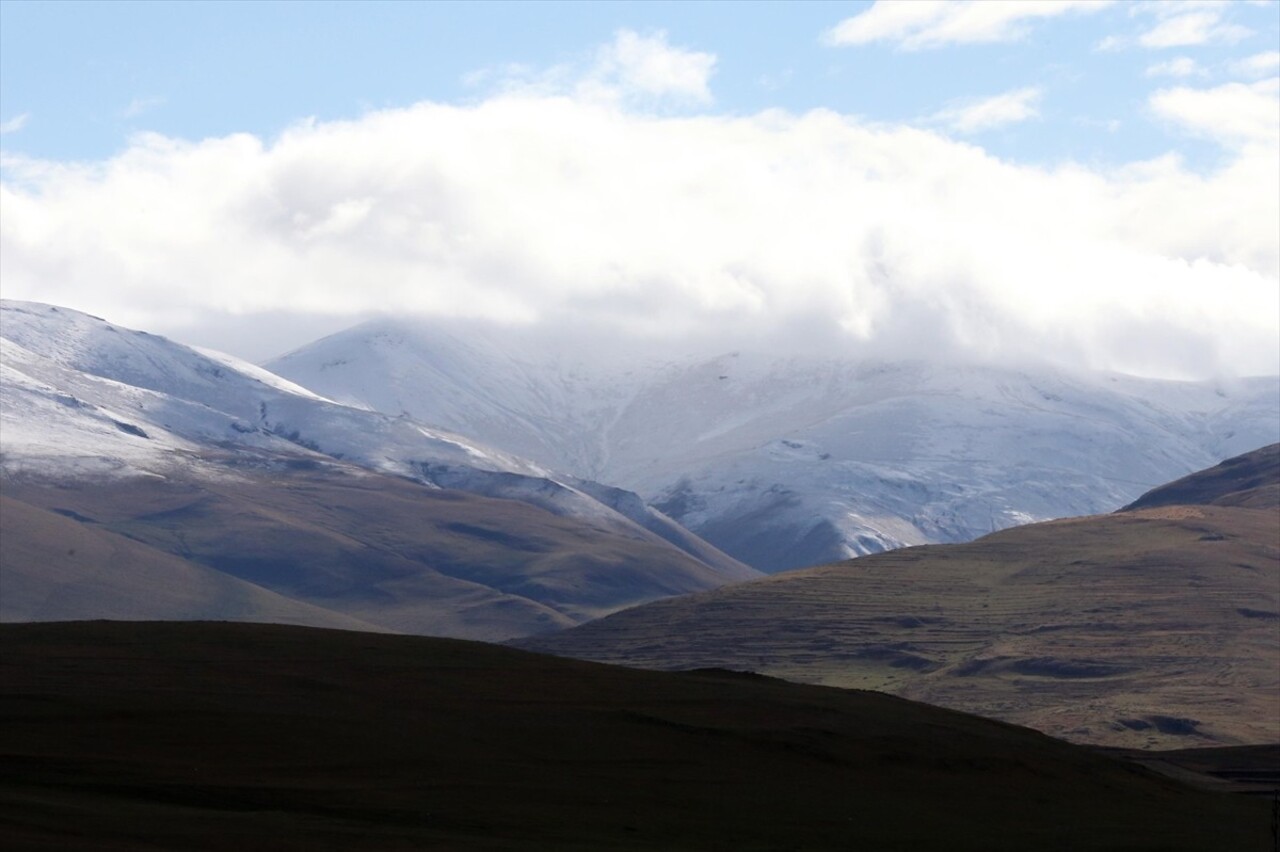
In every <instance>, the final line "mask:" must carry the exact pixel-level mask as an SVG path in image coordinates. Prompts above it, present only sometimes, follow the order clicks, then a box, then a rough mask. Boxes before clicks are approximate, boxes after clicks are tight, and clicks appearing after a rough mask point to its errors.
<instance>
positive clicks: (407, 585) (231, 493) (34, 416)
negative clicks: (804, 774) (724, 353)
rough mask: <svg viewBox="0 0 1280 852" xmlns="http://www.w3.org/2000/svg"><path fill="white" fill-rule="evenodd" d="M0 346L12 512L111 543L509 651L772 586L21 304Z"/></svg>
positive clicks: (710, 555)
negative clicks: (688, 597) (540, 636)
mask: <svg viewBox="0 0 1280 852" xmlns="http://www.w3.org/2000/svg"><path fill="white" fill-rule="evenodd" d="M0 347H2V348H0V370H2V371H3V375H2V376H0V483H2V484H3V486H4V490H5V494H6V495H8V496H11V497H15V498H18V499H22V500H24V501H26V502H27V503H29V504H30V505H32V506H35V507H38V508H45V509H61V510H66V511H71V512H75V513H78V514H79V515H82V516H85V517H89V518H94V519H100V518H101V517H102V516H103V514H104V507H107V508H108V509H109V511H106V514H107V515H111V516H112V518H113V520H112V521H111V522H110V523H111V524H112V525H113V526H111V528H110V529H111V531H114V532H118V533H124V534H127V535H129V536H131V537H133V538H135V539H137V540H139V541H141V542H143V543H146V544H149V545H151V546H152V547H153V548H155V549H159V550H162V551H164V552H167V553H170V554H173V555H176V556H179V557H181V558H183V559H187V560H191V561H195V562H197V563H200V564H202V565H204V566H206V567H211V568H214V569H217V570H220V571H223V572H224V573H228V572H229V573H231V574H233V575H234V576H236V577H238V578H240V579H242V580H245V581H247V582H250V583H253V584H255V585H260V586H263V587H264V588H268V589H271V590H272V591H275V592H277V593H280V594H286V595H289V596H292V597H297V598H298V599H299V600H302V601H305V602H308V603H311V604H315V605H319V606H323V607H325V608H327V609H333V610H335V612H339V613H342V614H344V615H346V616H349V617H354V618H357V619H367V620H370V621H371V623H376V624H378V625H381V626H383V627H389V628H392V629H402V630H415V631H423V632H431V633H444V634H446V635H459V636H468V637H476V638H479V637H484V638H507V637H510V636H515V635H522V634H524V633H528V632H534V631H537V630H546V629H551V628H554V627H562V626H566V625H569V624H574V623H578V622H580V621H582V620H584V619H587V618H591V617H595V616H598V615H601V614H604V613H606V612H609V611H612V610H614V609H618V608H621V607H624V606H629V605H634V604H636V603H640V602H643V601H647V600H652V599H654V598H656V597H660V596H662V595H664V594H677V593H683V592H687V591H693V590H698V589H705V588H710V587H713V586H715V585H719V584H721V583H724V582H728V581H731V580H737V579H744V578H748V577H753V576H757V575H756V572H754V571H752V570H751V569H749V568H747V567H746V566H744V565H742V564H740V563H738V562H736V561H734V560H733V559H731V558H729V557H727V556H725V555H724V554H723V553H720V552H719V551H717V550H715V549H714V548H712V547H710V546H709V545H707V544H706V543H705V542H703V541H700V540H699V539H697V537H695V536H693V535H691V534H690V533H688V532H687V531H685V530H682V529H680V528H679V527H678V525H677V524H675V523H674V522H673V521H671V520H670V519H669V518H666V517H665V516H663V515H662V514H661V513H659V512H657V511H655V510H653V509H652V508H651V507H649V506H647V505H645V504H644V503H643V501H641V500H640V499H639V498H637V497H635V496H634V495H630V494H628V493H626V492H619V491H615V490H611V489H605V488H604V487H602V486H598V485H596V484H595V483H589V482H581V481H579V480H576V479H573V478H571V477H558V476H556V475H554V474H552V473H550V472H549V471H547V470H546V469H544V468H542V467H540V466H538V465H536V464H533V463H531V462H527V461H525V460H523V459H520V458H518V457H516V456H512V455H510V454H507V453H503V452H501V451H497V450H492V449H488V448H485V447H483V446H481V445H479V444H476V443H474V442H471V441H469V440H467V439H464V438H462V437H460V436H457V435H452V434H449V433H445V432H441V431H439V430H432V429H428V428H426V427H424V426H422V425H421V424H418V423H416V422H414V421H412V420H410V419H408V418H404V417H389V416H386V415H383V414H379V413H377V412H372V411H366V410H362V409H358V408H352V407H350V406H344V405H339V404H337V403H334V402H331V401H329V400H327V399H324V398H323V397H320V396H317V395H316V394H314V393H311V392H309V391H306V390H304V389H302V388H299V387H297V386H295V385H292V384H290V383H289V382H287V381H285V380H283V379H280V378H278V377H276V376H273V375H272V374H270V373H268V372H266V371H264V370H261V369H259V368H256V367H252V366H249V365H245V364H242V363H240V362H237V361H236V360H235V359H232V358H229V357H227V356H218V355H216V354H211V353H204V352H199V351H196V350H193V349H190V348H188V347H185V346H181V345H179V344H175V343H173V342H171V341H168V340H165V339H163V338H159V337H155V336H153V335H149V334H145V333H142V332H134V331H129V330H128V329H123V328H120V327H118V326H114V325H111V324H110V323H107V322H105V321H103V320H100V319H97V318H94V317H89V316H87V315H84V314H79V313H76V312H74V311H67V310H65V309H59V308H55V307H51V306H45V305H35V304H30V303H14V302H5V303H3V305H2V306H0ZM457 492H466V493H467V494H468V495H470V496H469V497H464V496H462V495H460V494H458V493H457ZM589 492H596V493H600V494H601V495H602V496H604V497H605V500H606V502H602V501H601V500H598V499H596V497H594V496H592V493H589ZM482 498H493V499H482ZM512 503H514V504H516V505H514V506H509V505H507V504H512ZM150 504H155V506H157V507H159V508H156V509H155V510H154V511H150V512H148V511H144V510H142V509H139V510H138V511H137V512H136V513H133V514H130V513H129V512H128V511H127V510H128V508H129V507H132V506H139V507H141V506H146V505H150ZM339 505H340V506H343V507H344V510H343V511H344V512H345V513H346V514H345V515H344V514H343V512H339V511H337V510H336V509H335V507H336V506H339ZM115 507H119V508H115ZM71 517H74V516H71ZM348 517H362V518H364V519H365V521H366V523H365V524H364V526H363V527H361V528H359V529H352V528H351V524H350V523H349V522H348ZM393 521H394V523H395V524H399V525H400V526H401V527H402V530H401V533H400V534H399V535H398V536H396V535H392V534H391V532H390V531H389V530H390V528H391V525H392V523H393ZM450 524H455V525H457V526H455V527H450V526H449V525H450ZM508 524H509V525H512V528H511V529H508V528H506V527H505V526H504V525H508ZM460 530H463V531H461V532H460ZM370 531H376V533H377V537H379V539H380V540H379V541H373V540H371V539H370V536H371V535H373V534H374V533H373V532H370ZM432 537H434V539H433V538H432ZM433 540H438V546H437V545H436V544H433ZM251 545H252V546H253V547H257V548H260V549H261V553H259V554H258V555H252V554H249V553H247V552H246V551H247V549H249V548H250V546H251ZM12 552H13V553H16V551H12ZM233 553H243V554H244V555H243V558H242V559H240V560H239V561H236V560H233V559H231V557H229V556H228V554H233ZM15 558H16V557H15ZM229 560H230V562H229ZM231 563H234V564H231ZM371 566H377V567H376V569H375V568H374V567H371ZM498 566H501V567H498ZM35 567H36V566H33V565H32V564H31V563H30V562H29V561H28V562H27V563H26V564H25V565H24V567H23V570H29V569H30V570H35ZM15 570H16V566H15ZM326 572H336V574H337V575H339V576H341V577H343V578H344V579H343V581H342V582H340V583H337V585H336V586H335V587H334V588H336V589H340V590H341V591H340V592H339V591H333V590H330V591H329V592H325V591H323V590H324V589H326V588H328V587H326V586H325V582H324V578H325V576H326ZM503 572H506V573H503ZM392 578H396V579H395V580H394V582H393V580H392ZM408 578H413V579H412V580H410V579H408ZM386 583H391V584H392V585H393V586H394V591H389V590H388V589H386V588H380V586H379V584H386ZM126 586H127V583H126ZM317 590H321V591H317ZM326 594H327V595H329V597H325V595H326ZM74 612H77V613H78V612H79V610H74ZM216 612H217V610H216V609H211V610H210V611H208V612H206V613H205V617H214V616H215V615H216ZM72 613H73V610H68V611H66V612H64V613H62V614H61V617H71V615H72ZM142 614H148V615H156V616H158V615H160V614H161V613H150V612H147V613H142ZM9 615H10V617H15V618H16V617H19V615H18V614H17V613H16V611H10V613H9ZM51 616H52V617H56V616H57V613H52V614H50V613H47V612H46V613H45V614H44V616H43V617H51ZM32 617H34V616H32Z"/></svg>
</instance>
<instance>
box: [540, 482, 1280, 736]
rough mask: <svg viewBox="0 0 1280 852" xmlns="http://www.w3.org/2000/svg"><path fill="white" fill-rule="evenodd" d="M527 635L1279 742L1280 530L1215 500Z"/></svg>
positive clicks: (1103, 723)
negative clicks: (570, 628)
mask: <svg viewBox="0 0 1280 852" xmlns="http://www.w3.org/2000/svg"><path fill="white" fill-rule="evenodd" d="M522 644H523V646H524V647H529V648H533V649H536V650H544V651H551V652H553V653H560V654H566V655H570V656H576V657H582V658H586V659H594V660H601V661H605V662H614V663H623V664H627V665H637V666H644V667H654V668H666V669H680V668H697V667H704V666H721V667H725V668H730V669H736V670H746V671H755V672H761V673H764V674H768V675H773V676H777V677H782V678H787V679H790V680H798V681H804V682H809V683H821V684H827V685H832V686H843V687H853V688H861V689H877V690H885V691H889V692H893V693H896V694H900V695H904V696H907V697H911V698H915V699H919V700H923V701H927V702H929V703H933V704H938V705H942V706H947V707H954V708H957V709H962V710H965V711H967V712H973V713H979V714H981V715H986V716H990V717H993V718H999V719H1003V720H1006V721H1011V722H1014V723H1017V724H1023V725H1028V726H1030V727H1034V728H1037V729H1039V730H1042V731H1045V732H1048V733H1051V734H1053V735H1055V736H1060V737H1064V738H1066V739H1070V740H1076V741H1080V742H1091V743H1104V744H1110V745H1117V746H1131V747H1145V746H1163V747H1173V746H1194V745H1209V744H1214V743H1223V744H1234V743H1268V742H1280V519H1277V518H1276V516H1275V513H1274V512H1272V511H1269V510H1251V509H1239V508H1224V507H1218V506H1199V507H1176V508H1159V509H1149V510H1141V511H1135V512H1125V513H1122V514H1117V515H1108V516H1099V517H1093V518H1082V519H1075V520H1070V521H1055V522H1050V523H1044V524H1036V525H1031V526H1026V527H1021V528H1017V529H1013V530H1006V531H1003V532H1000V533H996V534H994V535H991V536H987V537H986V538H983V539H979V540H978V541H976V542H973V543H970V544H966V545H940V546H928V547H918V548H907V549H903V550H898V551H893V552H890V553H885V554H878V555H875V556H870V557H863V558H860V559H856V560H852V561H849V562H843V563H838V564H835V565H829V566H823V567H820V568H815V569H810V570H807V571H799V572H793V573H789V574H783V575H778V576H774V577H770V578H768V579H766V580H763V581H758V582H754V583H748V584H743V585H739V586H732V587H727V588H724V589H719V590H715V591H712V592H707V593H703V594H699V595H694V596H690V597H687V598H683V599H678V600H669V601H659V602H655V603H653V604H649V605H646V606H644V607H639V608H636V609H633V610H628V611H624V612H621V613H617V614H615V615H613V616H610V617H608V618H605V619H602V620H600V621H598V622H593V623H591V624H587V625H584V626H581V627H578V628H575V629H573V630H569V631H566V632H563V633H559V634H554V635H549V636H544V637H537V638H534V639H530V640H528V641H526V642H524V643H522Z"/></svg>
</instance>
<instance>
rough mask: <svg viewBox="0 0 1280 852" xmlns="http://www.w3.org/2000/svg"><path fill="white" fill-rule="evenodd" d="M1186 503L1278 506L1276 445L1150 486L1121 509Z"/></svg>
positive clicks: (1279, 448)
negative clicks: (1150, 487)
mask: <svg viewBox="0 0 1280 852" xmlns="http://www.w3.org/2000/svg"><path fill="white" fill-rule="evenodd" d="M1189 505H1194V506H1201V505H1213V506H1244V507H1246V508H1250V509H1274V508H1277V507H1280V444H1272V445H1270V446H1268V447H1262V448H1261V449H1258V450H1254V451H1253V452H1251V453H1244V454H1243V455H1239V456H1235V457H1234V458H1229V459H1227V460H1226V461H1224V462H1222V464H1219V465H1216V466H1215V467H1212V468H1210V469H1208V470H1200V471H1196V472H1195V473H1193V474H1191V475H1190V476H1184V477H1183V478H1182V479H1179V480H1178V481H1176V482H1170V483H1169V484H1168V485H1162V486H1160V487H1159V488H1154V489H1152V490H1151V491H1148V492H1147V493H1146V494H1143V495H1142V496H1141V497H1139V498H1138V499H1137V500H1134V501H1133V502H1132V503H1130V504H1129V505H1128V506H1125V507H1124V511H1129V510H1132V509H1151V508H1154V507H1156V506H1189Z"/></svg>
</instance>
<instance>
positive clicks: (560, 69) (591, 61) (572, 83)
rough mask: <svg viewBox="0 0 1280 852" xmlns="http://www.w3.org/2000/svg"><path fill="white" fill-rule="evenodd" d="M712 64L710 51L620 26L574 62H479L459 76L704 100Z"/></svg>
mask: <svg viewBox="0 0 1280 852" xmlns="http://www.w3.org/2000/svg"><path fill="white" fill-rule="evenodd" d="M715 65H716V56H715V54H714V53H703V52H700V51H694V50H686V49H684V48H681V47H674V46H672V45H671V44H669V43H668V42H667V34H666V33H665V32H663V31H658V32H655V33H652V34H650V35H641V34H639V33H636V32H634V31H632V30H625V29H624V30H619V31H618V32H617V33H615V34H614V38H613V41H612V42H610V43H608V44H606V45H602V46H601V47H599V48H598V49H596V50H595V51H594V52H593V53H591V54H589V55H587V56H584V57H582V58H581V59H579V60H578V61H576V62H569V63H563V64H560V65H555V66H553V67H551V68H548V69H543V70H539V69H534V68H531V67H529V66H527V65H520V64H507V65H503V66H499V67H494V68H483V69H480V70H478V71H472V72H471V73H469V74H467V75H465V76H464V77H463V82H464V83H466V84H467V85H469V86H493V87H494V88H496V89H497V90H498V91H502V92H506V93H517V94H519V93H522V94H526V95H573V96H575V97H577V98H579V99H584V100H594V101H600V102H617V101H631V102H632V103H652V102H656V101H666V102H668V103H670V102H673V101H674V102H676V103H687V104H708V103H710V102H711V101H712V96H711V89H710V86H709V84H710V81H711V75H712V74H713V73H714V72H715Z"/></svg>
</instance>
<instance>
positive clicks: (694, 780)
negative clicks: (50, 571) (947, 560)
mask: <svg viewBox="0 0 1280 852" xmlns="http://www.w3.org/2000/svg"><path fill="white" fill-rule="evenodd" d="M0 648H2V650H3V653H2V654H0V841H3V843H4V846H5V848H6V849H23V850H77V849H94V850H100V849H101V850H110V849H121V850H123V849H129V850H134V849H184V850H186V849H192V850H199V849H235V850H246V849H253V850H276V849H344V850H345V849H377V850H394V849H415V850H416V849H480V850H498V849H503V850H507V849H509V850H543V849H545V850H575V849H577V850H604V849H617V850H642V849H650V850H681V849H689V850H692V849H699V850H726V852H728V850H734V852H737V850H780V849H795V850H821V849H831V850H850V849H874V850H902V852H919V851H920V850H926V851H927V850H947V852H957V850H1019V852H1021V850H1029V849H1034V850H1046V851H1047V850H1063V852H1066V850H1071V852H1088V850H1128V852H1138V850H1152V852H1154V850H1168V851H1169V852H1173V850H1186V852H1190V851H1191V850H1224V852H1225V850H1234V852H1250V850H1258V852H1262V850H1267V849H1270V848H1271V842H1272V839H1271V833H1270V827H1269V824H1270V803H1269V802H1268V801H1265V800H1258V799H1252V798H1250V797H1247V796H1233V795H1228V794H1224V793H1215V792H1208V791H1204V790H1199V789H1196V788H1194V787H1192V786H1188V785H1185V784H1182V783H1178V782H1176V781H1174V780H1171V779H1170V778H1168V777H1166V776H1164V775H1162V774H1158V773H1156V772H1153V771H1151V770H1148V769H1145V768H1143V767H1140V766H1135V765H1133V764H1132V763H1127V762H1124V761H1117V760H1113V759H1110V758H1108V757H1104V756H1102V755H1099V754H1097V753H1095V752H1094V751H1092V750H1089V749H1085V748H1081V747H1078V746H1073V745H1070V744H1068V743H1064V742H1061V741H1058V740H1054V739H1051V738H1049V737H1046V736H1044V735H1042V734H1038V733H1036V732H1034V731H1030V730H1026V729H1022V728H1016V727H1013V726H1009V725H1005V724H1001V723H998V722H992V721H988V720H984V719H980V718H976V717H972V716H967V715H964V714H960V713H955V712H951V711H947V710H940V709H937V708H933V707H929V706H926V705H923V704H917V703H914V702H911V701H906V700H903V699H901V698H895V697H892V696H888V695H883V694H878V693H869V692H855V691H846V690H839V689H830V688H824V687H817V686H806V685H800V684H792V683H785V682H781V681H777V680H772V679H766V678H760V677H753V676H743V675H734V674H729V673H726V672H714V671H712V672H694V673H684V674H677V673H662V672H649V671H638V670H631V669H621V668H615V667H607V666H600V665H596V664H590V663H583V662H577V661H572V660H564V659H557V658H552V657H543V656H536V655H531V654H528V653H524V652H520V651H515V650H512V649H506V648H501V647H495V646H487V645H480V644H475V643H469V642H461V641H453V640H440V639H427V638H422V637H406V636H389V635H379V634H371V633H355V632H342V631H327V630H316V629H307V628H296V627H280V626H265V625H243V624H239V625H236V624H210V623H185V624H183V623H150V624H137V623H105V622H95V623H89V622H81V623H68V624H27V625H6V626H0Z"/></svg>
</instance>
